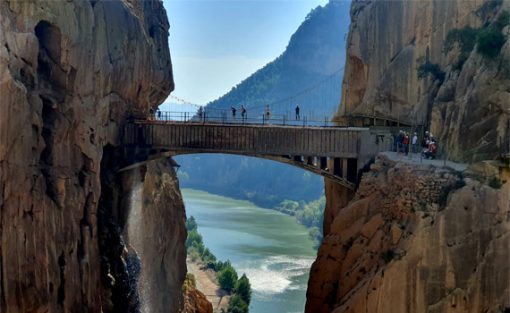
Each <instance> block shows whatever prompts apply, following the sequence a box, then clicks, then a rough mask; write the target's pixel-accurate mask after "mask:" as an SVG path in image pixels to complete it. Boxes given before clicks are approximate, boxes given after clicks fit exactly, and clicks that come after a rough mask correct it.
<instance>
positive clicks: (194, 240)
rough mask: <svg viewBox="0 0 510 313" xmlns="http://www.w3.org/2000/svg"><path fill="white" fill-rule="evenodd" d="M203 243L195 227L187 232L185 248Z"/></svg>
mask: <svg viewBox="0 0 510 313" xmlns="http://www.w3.org/2000/svg"><path fill="white" fill-rule="evenodd" d="M203 245H204V242H203V240H202V235H200V234H199V233H198V231H197V230H196V229H194V230H192V231H190V232H188V237H187V238H186V248H188V249H189V248H191V247H195V248H197V247H199V246H203Z"/></svg>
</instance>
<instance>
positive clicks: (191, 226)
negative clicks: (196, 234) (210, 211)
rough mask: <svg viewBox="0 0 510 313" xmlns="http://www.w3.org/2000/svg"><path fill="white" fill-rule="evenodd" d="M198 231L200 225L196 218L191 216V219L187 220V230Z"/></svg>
mask: <svg viewBox="0 0 510 313" xmlns="http://www.w3.org/2000/svg"><path fill="white" fill-rule="evenodd" d="M197 229H198V225H197V221H196V220H195V218H194V217H193V216H190V217H189V218H187V219H186V230H187V231H192V230H197Z"/></svg>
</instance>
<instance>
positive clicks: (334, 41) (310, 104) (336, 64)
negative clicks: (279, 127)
mask: <svg viewBox="0 0 510 313" xmlns="http://www.w3.org/2000/svg"><path fill="white" fill-rule="evenodd" d="M348 17H349V3H348V2H345V3H342V1H331V2H329V3H328V4H327V5H325V6H323V7H322V6H319V7H317V8H315V9H313V10H312V11H311V12H310V13H309V14H308V16H307V17H306V19H305V21H303V23H302V24H301V25H300V26H299V28H298V29H297V30H296V32H295V33H294V34H293V35H292V37H291V38H290V40H289V44H288V45H287V48H286V49H285V51H284V52H283V53H282V54H281V55H280V56H279V57H277V58H276V59H275V60H274V61H272V62H270V63H268V64H267V65H266V66H264V67H263V68H261V69H260V70H258V71H256V72H255V73H254V74H253V75H251V76H250V77H248V78H246V79H245V80H244V81H242V82H241V83H240V84H238V85H237V86H235V87H233V88H232V89H231V90H230V91H229V92H228V93H227V94H225V95H224V96H222V97H220V98H219V99H217V100H215V101H212V102H210V103H209V104H208V105H207V108H208V109H229V108H230V106H232V105H234V106H238V107H239V106H240V105H241V104H244V106H245V107H246V108H247V110H248V117H253V116H255V115H257V114H262V110H263V106H264V105H266V104H268V103H272V102H274V101H278V100H281V99H284V98H287V97H289V96H290V95H293V94H295V93H297V92H299V91H302V90H303V89H305V88H308V87H310V86H311V85H314V84H316V83H317V82H319V81H322V80H323V79H325V78H327V77H328V76H329V75H330V74H332V72H333V71H335V70H337V69H340V68H341V67H342V66H343V63H344V60H345V56H344V53H345V40H344V36H345V34H346V33H347V31H348V27H349V23H348V20H349V19H348ZM335 80H336V82H334V85H335V86H340V85H341V83H342V75H341V74H340V75H337V76H336V77H335ZM320 96H321V97H326V96H327V97H329V99H328V101H324V102H328V103H329V105H328V107H318V106H317V100H316V99H315V98H313V97H310V99H302V101H301V102H300V103H299V104H300V106H301V109H302V112H303V114H304V113H305V112H308V110H313V111H314V112H315V113H318V114H321V115H322V116H325V114H327V115H328V116H329V115H330V114H331V112H333V111H335V110H336V109H337V106H338V102H339V100H340V91H339V90H338V93H334V94H333V93H331V95H329V94H327V95H326V94H325V93H323V94H321V95H320ZM290 105H291V106H292V108H293V107H294V106H295V103H292V104H290ZM280 106H281V105H280ZM254 107H257V109H250V108H254ZM292 108H290V109H292ZM288 109H289V108H286V107H285V108H271V110H272V111H273V114H282V113H283V110H288Z"/></svg>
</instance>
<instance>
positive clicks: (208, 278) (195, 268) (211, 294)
mask: <svg viewBox="0 0 510 313" xmlns="http://www.w3.org/2000/svg"><path fill="white" fill-rule="evenodd" d="M187 265H188V273H192V274H193V275H194V276H195V279H196V282H197V289H198V290H200V291H201V292H202V293H203V294H204V295H205V296H206V298H207V300H208V301H209V302H211V303H212V305H213V309H214V312H220V311H221V309H224V310H225V311H226V310H227V308H228V301H229V299H230V296H229V295H228V294H227V293H226V292H225V291H223V290H222V289H221V288H220V287H219V285H218V282H217V279H216V273H215V272H214V271H213V270H211V269H205V268H204V267H203V266H202V264H199V263H196V262H192V261H191V260H190V259H189V258H188V260H187Z"/></svg>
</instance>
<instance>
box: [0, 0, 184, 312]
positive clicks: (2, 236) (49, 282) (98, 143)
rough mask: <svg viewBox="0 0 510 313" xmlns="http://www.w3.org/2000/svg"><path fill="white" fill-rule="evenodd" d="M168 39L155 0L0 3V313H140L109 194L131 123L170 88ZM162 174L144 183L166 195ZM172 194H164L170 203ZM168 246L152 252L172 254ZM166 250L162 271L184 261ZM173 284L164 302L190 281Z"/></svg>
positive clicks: (130, 252)
mask: <svg viewBox="0 0 510 313" xmlns="http://www.w3.org/2000/svg"><path fill="white" fill-rule="evenodd" d="M168 28H169V24H168V21H167V18H166V14H165V11H164V9H163V6H162V4H161V3H160V2H159V1H151V0H149V1H131V0H123V1H66V2H62V1H42V2H41V1H30V0H27V1H1V2H0V94H1V98H2V99H1V105H0V240H1V244H0V250H1V251H0V269H1V271H0V291H1V292H0V311H1V312H101V310H102V311H103V312H108V311H111V310H115V309H118V308H119V305H120V306H125V308H129V310H120V311H124V312H127V311H130V310H132V309H133V308H135V307H136V303H137V300H136V298H137V297H136V296H135V295H131V294H130V295H127V293H130V292H132V291H130V290H129V288H128V287H129V283H130V282H129V281H124V280H122V279H121V278H122V275H121V274H119V273H122V272H123V271H124V272H125V270H126V269H125V268H123V266H124V267H125V266H126V264H128V265H129V264H136V262H124V261H125V260H126V258H128V259H129V258H131V259H133V260H136V258H137V256H136V254H135V253H133V249H132V248H130V247H129V245H125V242H123V240H122V236H121V235H122V229H120V228H119V227H120V226H121V225H122V219H121V217H120V216H115V215H114V214H113V213H112V212H113V211H114V210H116V209H118V208H119V207H118V206H117V205H116V203H110V204H111V206H110V207H108V206H106V204H108V199H110V200H111V199H113V198H115V197H113V196H112V195H111V194H105V191H115V189H112V188H110V187H111V186H110V187H108V186H105V185H108V184H107V183H108V182H109V181H113V178H112V175H113V174H112V173H113V172H112V171H113V170H114V168H112V164H114V163H115V160H114V157H115V155H114V154H113V151H115V149H114V147H115V146H116V145H117V144H118V131H119V129H122V127H121V126H122V124H123V121H124V120H125V118H126V117H127V116H128V115H131V114H138V115H143V114H146V113H147V112H148V110H149V108H150V107H151V106H156V105H158V104H159V103H160V102H162V101H163V99H164V98H165V97H166V96H167V95H168V93H169V92H170V91H171V90H172V89H173V80H172V72H171V62H170V54H169V51H168V42H167V37H168ZM105 159H108V161H107V162H106V161H105ZM154 166H155V165H149V166H148V168H147V174H146V175H148V177H149V179H146V181H145V184H155V185H165V184H167V182H166V181H167V180H171V178H165V177H162V178H158V179H154V178H152V176H151V175H152V174H151V173H153V172H154V170H156V169H155V168H154ZM168 175H169V174H168ZM102 184H103V186H102ZM171 190H174V189H172V188H169V189H168V190H167V189H162V190H160V191H156V193H158V194H159V196H160V197H161V199H163V200H161V201H165V200H170V199H171V198H172V197H173V195H175V192H174V191H171ZM114 196H116V195H114ZM118 198H120V197H117V199H118ZM172 199H173V198H172ZM177 200H178V199H177ZM160 204H161V203H160ZM160 204H158V203H157V200H154V202H152V203H149V204H148V205H149V207H152V206H159V205H160ZM158 210H159V211H158ZM144 212H145V211H144ZM156 212H162V211H161V210H160V208H159V209H158V208H156V211H155V212H154V214H156ZM125 214H126V213H125V212H124V215H125ZM167 214H169V213H168V212H167ZM106 217H107V218H108V219H106ZM124 217H125V216H124ZM144 218H147V219H148V220H151V219H152V220H154V219H156V218H157V216H155V215H148V216H145V217H144ZM159 218H162V219H163V218H176V219H179V218H182V216H168V215H162V216H159ZM161 223H164V221H163V220H161ZM163 226H164V225H161V224H158V225H157V226H156V227H157V228H158V229H153V230H152V231H153V234H159V233H161V228H162V227H163ZM172 235H175V236H177V235H178V236H182V230H180V229H178V228H177V229H174V230H173V232H172ZM154 238H155V237H154ZM164 239H165V237H159V238H158V240H154V241H153V242H152V243H153V244H154V245H155V246H154V247H151V249H152V248H154V249H169V248H170V247H169V245H168V244H167V243H164V242H163V243H162V242H160V241H159V240H163V241H164ZM181 239H182V238H181ZM146 241H147V239H144V240H142V241H136V240H134V241H133V246H137V245H138V244H140V243H143V242H146ZM147 249H149V248H147ZM165 251H167V254H165V255H164V256H160V257H161V258H164V260H163V262H170V261H171V260H178V259H180V255H179V253H180V252H176V254H175V255H168V254H172V253H174V252H170V251H169V250H165ZM145 253H148V254H149V255H150V254H151V253H152V252H150V251H147V250H144V252H143V253H142V255H141V256H140V257H141V258H142V259H143V258H144V254H145ZM167 255H168V258H167ZM182 257H184V255H182ZM183 260H184V259H181V261H180V262H181V263H182V262H183ZM152 261H153V262H156V260H152ZM123 262H124V263H123ZM181 263H179V266H181V265H182V264H181ZM151 266H152V265H151ZM160 266H161V265H160ZM135 270H136V269H131V271H135ZM158 270H162V269H161V268H158ZM141 272H142V279H147V281H148V282H149V284H152V283H153V282H154V280H153V279H152V278H153V277H150V275H151V274H148V273H145V272H144V268H142V269H141ZM116 274H118V275H117V276H116ZM172 275H173V274H172V273H165V274H164V275H162V277H160V278H158V279H159V280H163V281H166V283H167V286H170V288H169V290H168V292H169V295H168V297H171V294H174V293H175V285H176V284H178V281H179V280H182V278H181V277H180V275H175V276H172ZM124 278H125V277H124ZM171 281H172V282H171ZM112 286H115V287H112ZM123 292H124V293H123ZM142 298H143V297H142ZM127 299H129V301H128V300H127ZM131 301H132V302H131ZM121 302H123V303H121ZM128 302H129V303H128ZM162 305H163V304H162ZM165 305H166V304H165ZM169 305H172V304H171V303H170V304H169ZM118 311H119V310H118Z"/></svg>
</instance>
